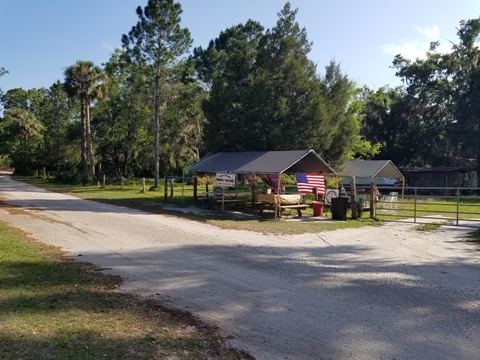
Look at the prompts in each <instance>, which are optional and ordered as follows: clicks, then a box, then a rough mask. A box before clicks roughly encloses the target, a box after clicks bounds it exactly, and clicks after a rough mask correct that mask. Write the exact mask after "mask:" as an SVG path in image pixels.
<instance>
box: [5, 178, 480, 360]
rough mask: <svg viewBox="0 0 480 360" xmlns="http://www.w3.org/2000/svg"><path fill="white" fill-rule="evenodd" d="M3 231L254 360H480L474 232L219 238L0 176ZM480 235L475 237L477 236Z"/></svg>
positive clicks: (394, 228)
mask: <svg viewBox="0 0 480 360" xmlns="http://www.w3.org/2000/svg"><path fill="white" fill-rule="evenodd" d="M0 197H1V199H2V204H3V206H2V207H0V219H1V220H4V221H7V222H9V223H11V224H13V225H14V226H17V227H19V228H21V229H23V230H25V231H27V232H29V233H31V234H32V236H34V237H35V238H37V239H39V240H41V241H43V242H45V243H49V244H53V245H57V246H60V247H62V248H63V249H65V250H66V251H68V252H70V254H71V255H72V256H73V257H77V256H81V260H82V261H89V262H92V263H94V264H96V265H99V266H101V267H103V268H105V269H106V270H105V271H107V272H109V273H113V274H118V275H121V276H123V277H124V278H125V279H126V281H125V286H124V289H123V291H128V292H134V293H137V294H141V295H143V296H145V297H150V298H154V299H158V300H161V301H164V302H166V303H167V304H168V305H169V306H172V307H177V308H180V309H186V310H189V311H191V312H192V313H193V314H195V315H197V316H198V317H200V318H201V319H202V320H204V321H206V322H208V323H212V324H216V325H218V326H219V328H220V329H221V332H222V333H223V335H225V336H229V337H230V338H231V343H232V344H233V345H234V346H237V347H240V348H242V349H245V350H247V351H249V352H250V353H251V354H253V355H254V356H255V357H256V358H257V359H381V358H383V359H474V358H478V356H479V353H480V338H479V337H478V334H479V332H480V251H478V250H479V249H478V246H476V245H472V244H471V243H468V242H466V241H465V236H466V234H467V232H469V231H471V230H472V228H466V227H455V226H444V227H442V228H441V229H440V230H438V231H436V232H433V233H419V232H417V231H415V230H414V229H413V226H414V224H411V223H391V224H387V225H384V226H382V227H366V228H362V229H347V230H341V231H332V232H324V233H318V234H304V235H296V236H285V235H261V234H257V233H252V232H247V231H232V230H223V229H218V228H216V227H212V226H209V225H205V224H201V223H198V222H194V221H189V220H185V219H180V218H175V217H168V216H161V215H153V214H147V213H143V212H140V211H136V210H132V209H127V208H123V207H117V206H111V205H106V204H99V203H95V202H91V201H86V200H81V199H77V198H74V197H70V196H66V195H61V194H54V193H50V192H47V191H45V190H41V189H38V188H35V187H32V186H29V185H25V184H22V183H18V182H15V181H13V180H11V179H10V177H8V176H5V175H0ZM477 224H478V223H477Z"/></svg>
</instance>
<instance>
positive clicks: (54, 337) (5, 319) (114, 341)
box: [0, 222, 250, 360]
mask: <svg viewBox="0 0 480 360" xmlns="http://www.w3.org/2000/svg"><path fill="white" fill-rule="evenodd" d="M98 270H101V269H98V268H95V267H94V266H93V265H89V264H86V263H80V262H76V261H72V260H68V259H67V258H64V257H63V256H62V254H61V253H60V252H59V250H58V249H56V248H54V247H50V246H45V245H42V244H40V243H37V242H34V241H32V240H30V239H29V238H27V237H26V236H25V234H23V233H21V232H19V231H17V230H14V229H12V228H10V227H8V226H7V225H5V224H4V223H1V222H0V289H1V291H0V304H1V306H0V359H62V360H63V359H82V360H84V359H166V358H171V359H207V358H212V359H250V357H249V356H248V355H246V354H243V353H242V352H239V351H236V350H234V349H230V348H228V347H227V346H226V345H225V342H224V340H223V339H222V338H220V337H219V336H218V334H217V333H216V331H215V330H214V329H212V328H209V327H206V326H205V325H202V324H201V323H200V322H199V321H197V320H196V319H195V318H193V317H192V316H190V315H188V314H186V313H180V312H177V311H172V310H169V309H165V308H163V307H162V306H161V305H160V304H159V303H155V302H152V301H145V300H143V301H142V300H140V299H139V298H136V297H134V296H131V295H125V294H120V293H118V292H116V288H117V287H118V286H119V285H120V283H121V280H120V279H119V278H118V277H113V276H108V275H104V274H102V273H101V272H99V271H98Z"/></svg>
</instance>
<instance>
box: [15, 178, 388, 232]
mask: <svg viewBox="0 0 480 360" xmlns="http://www.w3.org/2000/svg"><path fill="white" fill-rule="evenodd" d="M15 179H17V180H20V181H23V182H26V183H29V184H32V185H35V186H38V187H41V188H44V189H47V190H51V191H56V192H61V193H66V194H71V195H74V196H77V197H81V198H84V199H89V200H94V201H101V202H106V203H110V204H115V205H121V206H126V207H131V208H135V209H139V210H143V211H147V212H151V213H157V214H172V215H176V216H181V217H185V218H189V219H192V220H196V221H200V222H204V223H208V224H211V225H215V226H218V227H221V228H227V229H236V230H250V231H255V232H260V233H275V234H302V233H318V232H322V231H329V230H336V229H343V228H358V227H363V226H367V225H378V224H379V222H377V221H374V220H370V219H369V218H367V217H364V218H362V219H361V220H348V221H331V220H327V219H326V221H311V222H307V221H305V222H293V221H286V220H285V219H282V220H277V221H275V220H274V219H263V218H239V217H235V216H232V215H231V214H230V213H228V212H221V211H216V212H213V213H212V214H211V215H209V216H208V217H206V216H199V215H194V214H189V213H183V212H181V211H174V210H169V209H165V207H166V206H169V205H175V206H180V207H181V206H183V207H186V206H190V205H192V204H193V186H192V185H185V186H184V188H183V200H182V185H181V184H175V186H174V192H173V197H170V188H168V189H167V190H168V191H167V192H168V197H167V200H165V197H164V187H163V182H161V186H160V188H159V189H158V190H156V191H148V189H149V188H150V187H151V186H152V185H153V180H152V179H148V180H147V182H146V189H147V191H146V192H142V182H141V180H128V181H126V182H125V184H124V187H123V189H121V186H120V184H119V183H115V184H107V185H106V186H105V188H103V187H98V186H97V185H90V186H82V185H66V184H59V183H56V182H54V181H52V180H48V179H42V178H35V177H15ZM211 189H212V186H210V190H211ZM244 190H245V192H246V196H248V195H247V194H249V192H248V187H245V188H244ZM204 191H205V186H204V185H203V186H200V185H199V189H198V193H199V196H200V195H201V193H202V192H204ZM312 200H313V196H308V199H307V203H311V201H312ZM255 213H256V212H255ZM303 213H304V214H305V215H307V216H308V215H313V210H312V209H307V210H306V211H304V212H303Z"/></svg>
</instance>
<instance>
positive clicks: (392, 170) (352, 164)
mask: <svg viewBox="0 0 480 360" xmlns="http://www.w3.org/2000/svg"><path fill="white" fill-rule="evenodd" d="M338 175H339V176H355V177H361V178H370V179H371V178H376V177H384V178H393V179H401V178H403V175H402V173H401V172H400V170H398V169H397V167H396V166H395V165H393V163H392V162H391V161H390V160H356V161H346V162H345V163H344V164H343V165H342V166H341V167H340V171H338Z"/></svg>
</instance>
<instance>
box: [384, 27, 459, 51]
mask: <svg viewBox="0 0 480 360" xmlns="http://www.w3.org/2000/svg"><path fill="white" fill-rule="evenodd" d="M415 29H416V30H417V31H418V32H419V33H420V34H421V35H422V36H421V39H419V38H417V39H413V40H412V39H404V40H401V41H399V42H398V43H390V44H386V45H384V46H383V47H382V52H383V53H385V54H392V55H397V54H400V55H402V56H403V57H405V58H406V59H409V60H416V59H425V58H426V54H427V51H429V49H430V43H431V42H432V41H438V40H440V29H439V28H438V26H437V25H434V26H432V27H430V28H429V27H426V26H422V27H419V26H415ZM450 51H451V44H450V43H449V42H446V43H440V45H439V46H438V48H437V52H439V53H447V52H450Z"/></svg>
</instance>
